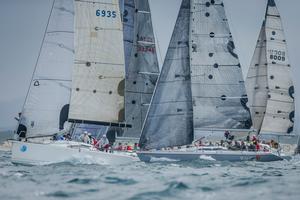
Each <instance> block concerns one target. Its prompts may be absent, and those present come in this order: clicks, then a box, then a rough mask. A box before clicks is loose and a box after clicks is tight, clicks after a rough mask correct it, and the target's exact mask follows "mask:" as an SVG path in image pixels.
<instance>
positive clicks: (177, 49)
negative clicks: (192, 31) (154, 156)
mask: <svg viewBox="0 0 300 200" xmlns="http://www.w3.org/2000/svg"><path fill="white" fill-rule="evenodd" d="M189 24H190V0H183V2H182V4H181V7H180V11H179V15H178V18H177V21H176V25H175V28H174V31H173V35H172V38H171V41H170V44H169V48H168V51H167V55H166V58H165V61H164V64H163V67H162V70H161V74H160V76H159V79H158V81H157V85H156V88H155V92H154V95H153V97H152V100H151V106H150V108H149V111H148V114H147V117H146V120H145V123H144V126H143V130H142V135H141V138H140V146H141V148H142V149H157V148H163V147H170V146H179V145H185V144H190V143H191V142H192V141H193V114H192V96H191V78H190V60H189Z"/></svg>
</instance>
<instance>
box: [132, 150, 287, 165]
mask: <svg viewBox="0 0 300 200" xmlns="http://www.w3.org/2000/svg"><path fill="white" fill-rule="evenodd" d="M137 155H138V157H139V159H140V160H141V161H143V162H155V161H191V160H200V159H202V160H203V159H204V160H216V161H230V162H241V161H260V162H272V161H280V160H283V158H282V157H280V156H278V155H276V154H274V153H271V152H250V151H229V150H228V151H194V152H185V151H140V152H137Z"/></svg>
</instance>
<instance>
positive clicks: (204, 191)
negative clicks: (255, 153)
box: [0, 152, 300, 200]
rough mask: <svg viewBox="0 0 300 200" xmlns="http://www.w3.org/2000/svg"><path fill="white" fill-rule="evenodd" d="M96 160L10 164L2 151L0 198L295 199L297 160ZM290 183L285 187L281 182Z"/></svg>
mask: <svg viewBox="0 0 300 200" xmlns="http://www.w3.org/2000/svg"><path fill="white" fill-rule="evenodd" d="M168 161H170V160H167V161H166V160H165V159H163V160H160V162H157V163H143V162H133V163H131V164H129V165H117V166H111V165H99V163H97V162H94V160H93V159H89V158H75V159H72V160H69V161H65V162H62V163H56V164H51V165H44V166H22V165H13V164H11V163H10V154H9V153H8V152H0V185H1V187H0V194H1V199H22V200H23V199H24V200H32V199H33V200H35V199H37V200H40V199H43V200H44V199H45V200H47V199H49V200H51V199H72V200H73V199H75V200H77V199H78V200H81V199H114V200H119V199H120V200H124V199H130V200H148V199H149V200H153V199H154V200H155V199H157V200H164V199H175V200H176V199H179V200H182V199H189V200H193V199H208V200H210V199H213V200H214V199H224V200H228V199H250V200H252V199H257V198H259V199H264V200H273V199H274V197H276V199H287V197H288V199H292V200H293V199H297V200H298V199H299V197H300V190H299V187H300V178H299V174H300V159H299V158H297V157H295V158H294V159H293V160H291V161H279V162H272V163H258V162H241V163H230V162H218V161H214V160H211V159H210V158H203V159H199V160H195V161H193V162H190V161H183V162H182V161H180V162H174V160H171V162H168ZM285 186H288V187H285Z"/></svg>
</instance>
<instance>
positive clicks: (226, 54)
mask: <svg viewBox="0 0 300 200" xmlns="http://www.w3.org/2000/svg"><path fill="white" fill-rule="evenodd" d="M234 49H235V45H234V42H233V39H232V35H231V32H230V29H229V25H228V20H227V17H226V15H225V10H224V3H223V1H222V0H211V1H206V0H183V1H182V4H181V8H180V11H179V15H178V18H177V22H176V25H175V28H174V31H173V35H172V39H171V42H170V45H169V49H168V52H167V55H166V59H165V62H164V65H163V67H162V70H161V74H160V76H159V79H158V82H157V85H156V88H155V92H154V95H153V98H152V101H151V105H150V108H149V111H148V114H147V117H146V120H145V123H144V126H143V130H142V136H141V139H140V147H141V149H142V151H140V152H137V154H138V157H139V158H140V160H142V161H145V162H149V161H155V160H176V161H178V160H179V161H182V160H195V159H201V158H202V159H211V160H217V161H250V160H254V161H262V162H267V161H278V160H283V159H284V158H285V157H284V156H283V155H281V154H280V152H277V150H273V149H271V148H270V147H269V146H268V147H269V150H266V149H262V150H259V147H257V148H256V149H254V150H253V151H250V150H240V149H239V150H231V149H232V148H230V146H231V145H232V143H234V142H235V141H226V143H227V142H228V145H226V147H222V146H215V147H209V146H205V147H201V148H197V147H194V145H191V144H192V142H193V141H195V140H198V139H197V138H195V132H198V131H210V130H211V131H216V132H220V131H222V132H223V133H224V131H231V132H236V133H240V132H242V133H243V132H244V139H246V136H247V134H248V132H249V131H250V129H251V126H252V120H251V115H250V109H249V108H248V107H247V102H248V98H247V94H246V89H245V84H244V80H243V75H242V70H241V66H240V63H239V60H238V55H237V54H236V53H235V51H234ZM221 139H222V138H220V140H221ZM220 140H219V141H220ZM219 141H218V142H219ZM237 142H241V141H237ZM256 142H257V141H256ZM184 145H189V146H193V147H191V148H182V147H183V146H184ZM260 145H261V144H260Z"/></svg>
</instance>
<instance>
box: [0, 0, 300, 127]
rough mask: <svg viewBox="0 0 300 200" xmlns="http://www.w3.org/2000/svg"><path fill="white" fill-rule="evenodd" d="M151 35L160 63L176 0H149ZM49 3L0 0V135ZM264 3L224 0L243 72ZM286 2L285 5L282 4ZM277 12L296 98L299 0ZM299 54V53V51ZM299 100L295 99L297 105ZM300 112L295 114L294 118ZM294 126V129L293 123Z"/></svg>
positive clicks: (299, 90)
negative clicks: (152, 31) (283, 30)
mask: <svg viewBox="0 0 300 200" xmlns="http://www.w3.org/2000/svg"><path fill="white" fill-rule="evenodd" d="M149 1H150V6H151V10H152V18H153V25H154V31H155V34H156V36H157V43H158V47H159V49H160V52H159V55H158V56H159V58H160V59H159V60H160V65H161V64H162V61H163V58H164V56H165V53H166V50H167V47H168V44H169V40H170V36H171V34H172V31H173V27H174V23H175V20H176V18H177V14H178V9H179V6H180V3H181V0H163V1H162V0H149ZM51 2H52V0H42V1H41V0H27V1H24V0H4V1H1V2H0V23H1V28H0V30H1V31H0V36H1V37H0V44H1V45H0V55H1V57H0V58H1V65H0V70H1V73H0V94H1V96H0V131H1V130H4V129H11V128H13V127H14V126H15V125H16V121H15V120H14V117H15V116H16V115H17V113H18V112H20V111H21V109H22V105H23V103H24V100H25V96H26V93H27V90H28V86H29V83H30V80H31V76H32V73H33V69H34V66H35V62H36V59H37V56H38V52H39V48H40V45H41V41H42V38H43V33H44V30H45V27H46V21H47V18H48V15H49V12H50V7H51ZM266 2H267V1H266V0H251V1H249V0H224V3H225V9H226V13H227V17H228V20H229V23H230V28H231V32H232V34H233V37H234V41H235V44H236V48H237V53H238V54H239V57H240V62H241V64H242V68H243V73H244V76H245V75H246V74H247V71H248V67H249V64H250V60H251V58H252V55H253V52H254V48H255V45H256V40H257V38H258V33H259V31H260V27H261V23H262V21H263V19H264V14H265V6H266ZM287 2H288V3H287ZM276 3H277V6H278V9H279V11H280V13H281V17H282V21H283V26H284V29H285V35H286V39H287V43H288V51H289V57H290V62H291V66H292V71H293V78H294V84H295V88H296V98H297V99H298V98H299V97H300V87H298V86H300V80H297V77H296V75H297V74H300V69H299V67H297V64H298V63H297V56H298V52H297V50H298V46H300V39H299V37H298V35H300V28H299V22H298V20H299V18H300V16H299V15H300V13H299V11H298V9H299V8H300V1H299V0H285V1H276ZM298 51H299V50H298ZM299 103H300V102H299V101H298V100H297V102H296V106H297V107H299V106H298V104H299ZM299 113H300V111H299V110H298V111H297V116H299ZM296 121H297V119H296ZM297 126H298V125H297Z"/></svg>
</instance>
